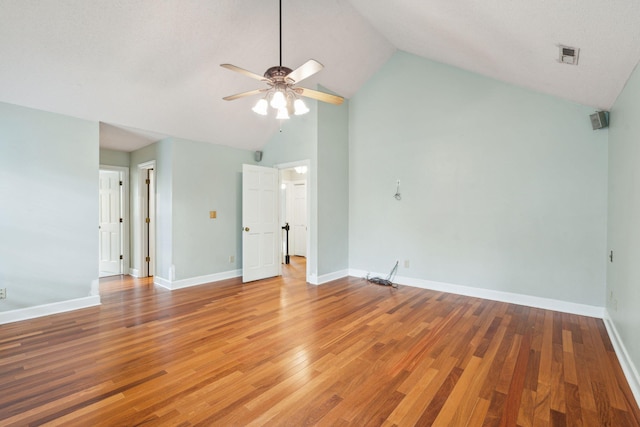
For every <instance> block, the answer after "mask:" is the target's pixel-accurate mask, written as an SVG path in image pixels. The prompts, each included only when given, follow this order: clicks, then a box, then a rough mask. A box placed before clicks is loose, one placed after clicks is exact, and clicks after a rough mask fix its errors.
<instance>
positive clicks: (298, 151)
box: [259, 101, 318, 277]
mask: <svg viewBox="0 0 640 427" xmlns="http://www.w3.org/2000/svg"><path fill="white" fill-rule="evenodd" d="M305 103H306V105H307V106H308V107H309V112H308V113H307V114H305V115H303V116H294V117H292V118H291V119H289V120H286V121H282V123H281V130H280V131H279V132H277V133H276V134H275V135H274V136H273V137H272V138H271V139H270V140H269V142H267V144H266V145H265V146H264V148H263V149H262V151H263V153H264V154H263V157H262V162H261V163H259V165H262V166H269V167H272V166H275V165H278V164H283V163H291V162H297V161H302V160H309V167H310V171H309V177H308V185H309V194H310V198H311V200H310V201H309V209H310V212H309V217H310V218H309V256H308V268H309V272H310V274H311V276H313V277H317V275H318V148H317V147H318V109H317V105H316V102H315V101H314V102H311V101H306V102H305ZM269 119H271V120H273V118H272V117H269Z"/></svg>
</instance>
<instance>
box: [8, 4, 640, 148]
mask: <svg viewBox="0 0 640 427" xmlns="http://www.w3.org/2000/svg"><path fill="white" fill-rule="evenodd" d="M277 8H278V1H277V0H0V101H2V102H8V103H13V104H18V105H23V106H28V107H33V108H38V109H42V110H46V111H52V112H57V113H62V114H67V115H71V116H75V117H81V118H85V119H90V120H95V121H101V122H104V123H108V124H109V126H103V130H105V134H104V140H105V141H107V142H106V143H105V146H112V147H114V146H113V145H109V142H108V141H109V139H110V138H111V139H113V138H119V139H123V138H122V136H121V135H120V133H119V131H118V129H121V130H122V131H127V129H129V130H131V129H134V130H139V129H144V130H147V131H151V132H152V133H147V134H145V135H144V138H151V139H152V138H153V137H152V136H153V135H158V138H159V137H160V136H163V135H171V136H177V137H181V138H187V139H193V140H198V141H205V142H211V143H216V144H223V145H230V146H234V147H238V148H245V149H251V150H255V149H259V148H260V147H262V146H263V145H264V143H266V141H268V139H269V138H270V137H271V135H272V134H273V132H275V131H276V130H277V127H278V125H277V123H276V121H275V119H274V118H273V117H266V118H265V117H261V116H257V115H255V114H254V113H253V112H251V110H250V107H251V106H252V104H253V103H254V102H255V100H256V99H255V98H245V99H241V100H237V101H232V102H227V101H223V100H222V97H223V96H226V95H230V94H234V93H237V92H243V91H246V90H251V89H254V88H257V87H259V86H260V82H257V81H254V80H251V79H248V78H246V77H244V76H242V75H240V74H237V73H233V72H231V71H228V70H225V69H223V68H221V67H220V66H219V65H220V64H222V63H231V64H234V65H237V66H239V67H242V68H246V69H248V70H251V71H253V72H255V73H257V74H262V73H263V72H264V71H265V70H266V69H267V68H269V67H271V66H274V65H277V64H278V9H277ZM558 44H564V45H569V46H574V47H579V48H580V49H581V51H580V59H579V65H578V66H577V67H576V66H569V65H565V64H560V63H558V47H557V45H558ZM396 49H401V50H405V51H407V52H410V53H414V54H416V55H420V56H423V57H426V58H429V59H433V60H436V61H440V62H444V63H447V64H451V65H454V66H457V67H460V68H463V69H467V70H469V71H473V72H476V73H479V74H483V75H486V76H489V77H493V78H495V79H498V80H502V81H505V82H508V83H512V84H516V85H519V86H523V87H527V88H531V89H533V90H537V91H540V92H543V93H547V94H552V95H555V96H559V97H562V98H565V99H568V100H572V101H575V102H579V103H581V104H585V105H590V106H593V107H594V108H599V109H607V108H609V107H610V106H611V104H612V103H613V102H614V101H615V98H616V96H617V95H618V93H619V92H620V90H621V89H622V87H623V86H624V84H625V82H626V80H627V79H628V77H629V75H630V73H631V71H632V70H633V68H634V66H635V65H636V64H637V63H638V60H639V59H640V2H638V1H637V0H612V1H608V2H602V1H595V0H580V1H577V0H563V1H557V0H553V1H552V0H538V1H513V0H487V1H481V2H479V1H471V0H460V1H456V2H451V1H447V0H433V1H424V0H422V1H421V0H394V1H392V2H391V1H388V0H384V1H383V0H350V1H347V0H322V1H318V0H296V1H293V0H283V65H285V66H288V67H290V68H296V67H297V66H299V65H301V64H302V63H303V62H305V61H306V60H307V59H310V58H313V59H316V60H318V61H320V62H321V63H323V64H324V65H325V69H324V70H322V71H321V72H320V73H318V74H317V75H316V76H314V77H313V78H310V79H309V80H308V81H305V82H304V85H303V86H307V87H314V86H315V85H316V84H321V85H322V86H324V87H326V88H328V89H330V90H331V91H333V92H336V93H338V94H340V95H343V96H345V97H347V98H348V97H351V96H353V95H354V94H355V93H356V92H357V91H358V89H359V88H360V87H361V86H362V84H363V83H364V82H365V81H366V80H367V79H368V78H369V77H370V76H371V75H372V74H373V73H375V72H376V70H378V68H379V67H380V66H381V65H382V64H383V63H384V62H385V61H386V60H387V59H388V58H389V57H390V56H391V55H392V54H393V52H394V51H395V50H396ZM415 84H416V85H419V84H420V82H415ZM310 102H315V101H310ZM292 120H295V118H292ZM139 133H140V132H139ZM140 134H141V133H140ZM119 135H120V136H119ZM116 143H117V142H116ZM141 143H144V141H143V139H139V138H138V139H137V140H136V142H135V143H134V142H132V143H131V145H127V144H124V145H119V146H118V147H117V148H119V149H124V150H131V149H135V148H137V147H138V146H139V145H140V144H141ZM134 146H135V147H134Z"/></svg>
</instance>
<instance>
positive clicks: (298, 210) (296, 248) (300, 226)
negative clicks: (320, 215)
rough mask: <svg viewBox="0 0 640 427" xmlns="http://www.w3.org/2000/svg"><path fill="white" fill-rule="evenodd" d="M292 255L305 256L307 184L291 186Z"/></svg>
mask: <svg viewBox="0 0 640 427" xmlns="http://www.w3.org/2000/svg"><path fill="white" fill-rule="evenodd" d="M293 236H294V243H293V255H298V256H307V184H306V183H304V182H302V183H296V184H294V186H293Z"/></svg>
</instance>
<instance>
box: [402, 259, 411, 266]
mask: <svg viewBox="0 0 640 427" xmlns="http://www.w3.org/2000/svg"><path fill="white" fill-rule="evenodd" d="M410 266H411V263H410V262H409V260H408V259H405V260H404V268H409V267H410Z"/></svg>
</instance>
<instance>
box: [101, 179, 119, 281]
mask: <svg viewBox="0 0 640 427" xmlns="http://www.w3.org/2000/svg"><path fill="white" fill-rule="evenodd" d="M99 215H100V217H99V223H98V227H99V228H98V230H99V238H98V239H99V245H100V250H99V257H100V259H99V261H100V277H103V276H109V275H115V274H122V260H121V259H120V255H122V250H121V244H120V239H121V236H120V232H121V229H120V228H121V227H120V218H121V217H120V172H116V171H106V170H101V171H100V198H99Z"/></svg>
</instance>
